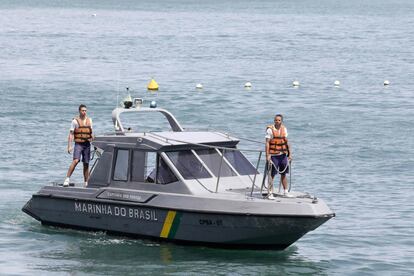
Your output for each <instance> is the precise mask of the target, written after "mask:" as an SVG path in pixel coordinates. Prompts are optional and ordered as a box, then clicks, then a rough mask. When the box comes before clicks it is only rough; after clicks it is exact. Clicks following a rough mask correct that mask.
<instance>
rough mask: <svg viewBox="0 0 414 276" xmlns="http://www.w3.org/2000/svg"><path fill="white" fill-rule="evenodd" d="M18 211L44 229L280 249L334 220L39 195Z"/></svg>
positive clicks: (319, 217)
mask: <svg viewBox="0 0 414 276" xmlns="http://www.w3.org/2000/svg"><path fill="white" fill-rule="evenodd" d="M23 211H24V212H26V213H27V214H29V215H30V216H32V217H34V218H35V219H37V220H39V221H41V222H42V224H47V225H56V226H62V227H69V228H80V229H86V230H99V231H107V232H110V233H119V234H123V235H132V236H139V237H147V238H152V239H158V240H166V241H173V242H183V243H197V244H205V245H211V246H220V247H242V248H262V249H265V248H276V249H284V248H286V247H288V246H289V245H291V244H292V243H294V242H295V241H296V240H298V239H299V238H301V237H302V236H303V235H305V234H306V233H307V232H309V231H312V230H314V229H316V228H317V227H318V226H320V225H321V224H323V223H324V222H326V221H327V220H329V219H330V218H331V217H333V216H334V214H325V215H319V216H296V215H269V214H266V215H255V214H234V213H224V212H197V211H193V210H180V209H169V208H160V207H157V206H151V205H148V204H147V205H144V204H143V205H139V204H135V203H131V202H108V201H105V200H95V199H93V200H90V199H78V198H69V197H68V198H62V197H53V196H50V195H49V196H47V195H39V194H37V195H33V197H32V198H31V199H30V200H29V202H27V204H26V205H25V206H24V207H23Z"/></svg>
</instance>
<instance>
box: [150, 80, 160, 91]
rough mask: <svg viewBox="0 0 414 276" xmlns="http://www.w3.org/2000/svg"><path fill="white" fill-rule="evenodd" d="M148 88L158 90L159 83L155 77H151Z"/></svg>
mask: <svg viewBox="0 0 414 276" xmlns="http://www.w3.org/2000/svg"><path fill="white" fill-rule="evenodd" d="M147 89H148V90H158V83H157V82H156V81H155V80H154V79H151V81H150V82H149V83H148V86H147Z"/></svg>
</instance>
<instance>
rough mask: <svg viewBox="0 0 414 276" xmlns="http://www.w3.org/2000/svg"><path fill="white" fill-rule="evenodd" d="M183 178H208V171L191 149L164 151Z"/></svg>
mask: <svg viewBox="0 0 414 276" xmlns="http://www.w3.org/2000/svg"><path fill="white" fill-rule="evenodd" d="M166 154H167V156H168V158H170V160H171V162H172V163H173V164H174V166H175V167H176V168H177V170H178V171H179V172H180V174H181V175H182V176H183V177H184V179H198V178H209V177H211V175H210V173H209V172H208V171H207V170H206V168H204V166H203V164H202V163H201V162H200V160H198V159H197V157H196V156H195V155H194V153H193V152H192V151H191V150H185V151H171V152H166Z"/></svg>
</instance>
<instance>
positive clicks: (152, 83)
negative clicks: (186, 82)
mask: <svg viewBox="0 0 414 276" xmlns="http://www.w3.org/2000/svg"><path fill="white" fill-rule="evenodd" d="M333 85H334V87H340V86H341V82H340V81H339V80H335V81H334V83H333ZM383 85H384V86H389V85H390V81H389V80H384V82H383ZM292 86H293V87H294V88H299V87H300V86H301V83H300V82H299V80H294V81H292ZM195 88H196V89H197V90H201V89H203V88H204V86H203V84H202V83H197V84H196V85H195ZM244 88H246V90H250V88H252V83H251V82H250V81H248V82H246V83H244ZM158 89H159V85H158V83H157V82H156V81H155V79H154V78H151V80H150V81H149V83H148V85H147V90H149V91H157V90H158Z"/></svg>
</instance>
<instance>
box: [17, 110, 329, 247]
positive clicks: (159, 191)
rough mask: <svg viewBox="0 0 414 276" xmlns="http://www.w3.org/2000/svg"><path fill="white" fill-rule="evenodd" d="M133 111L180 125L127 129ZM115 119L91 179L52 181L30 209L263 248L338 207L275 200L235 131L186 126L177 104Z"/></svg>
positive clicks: (176, 237)
mask: <svg viewBox="0 0 414 276" xmlns="http://www.w3.org/2000/svg"><path fill="white" fill-rule="evenodd" d="M126 112H137V113H143V114H146V113H149V112H160V113H161V114H163V115H164V116H165V118H166V119H167V120H168V123H169V125H170V128H171V129H170V130H169V131H159V132H130V131H127V130H125V129H124V127H123V125H122V122H121V119H120V115H121V114H122V113H126ZM112 119H113V122H114V126H115V132H114V133H112V134H108V135H102V136H98V137H96V138H95V140H94V141H93V146H94V147H95V148H96V152H97V155H98V158H97V160H96V161H95V163H94V165H93V167H92V169H91V176H90V179H89V182H88V183H89V184H88V187H87V188H85V187H81V186H79V187H78V186H77V185H71V186H70V187H63V186H62V184H57V183H55V184H54V185H49V186H44V187H43V188H42V189H41V190H40V191H39V192H37V193H36V194H34V195H33V196H32V198H31V199H30V200H29V201H28V202H27V203H26V205H25V206H24V207H23V211H24V212H26V213H27V214H29V215H30V216H32V217H34V218H35V219H37V220H39V221H41V222H42V224H46V225H57V226H62V227H71V228H80V229H86V230H104V231H107V232H112V233H120V234H124V235H125V234H126V235H133V236H138V237H147V238H156V239H161V240H167V241H173V242H181V243H196V244H205V245H211V246H220V247H238V248H252V247H253V248H263V249H264V248H276V249H284V248H286V247H288V246H289V245H291V244H292V243H294V242H295V241H296V240H298V239H299V238H300V237H302V236H303V235H305V234H306V233H307V232H309V231H312V230H314V229H316V228H317V227H319V226H320V225H321V224H323V223H324V222H326V221H327V220H329V219H330V218H332V217H333V216H334V215H335V214H334V213H333V212H332V210H331V209H329V207H328V206H327V205H326V204H325V203H324V202H323V200H321V199H316V198H315V197H313V196H310V195H309V194H307V193H300V192H292V193H291V194H292V195H293V196H294V197H292V198H288V197H283V196H279V195H277V194H275V196H276V199H275V200H269V199H267V198H266V196H267V194H266V193H264V192H263V183H265V175H266V174H265V173H260V172H259V171H258V169H257V168H258V167H259V163H260V157H259V158H258V162H257V166H256V167H255V166H253V165H252V164H251V163H250V162H249V161H248V160H247V158H246V157H245V156H244V155H243V154H242V153H241V152H240V151H239V150H238V149H237V144H238V143H239V140H238V139H236V138H235V137H231V136H229V135H227V134H224V133H222V132H211V131H184V129H183V128H182V127H181V125H180V124H179V123H178V121H177V120H176V119H175V117H174V116H173V115H172V114H171V113H170V112H168V111H167V110H165V109H160V108H144V107H141V106H140V105H139V104H137V105H136V106H134V107H132V108H116V109H114V111H113V112H112ZM148 123H150V122H148ZM259 156H261V152H260V154H259Z"/></svg>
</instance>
